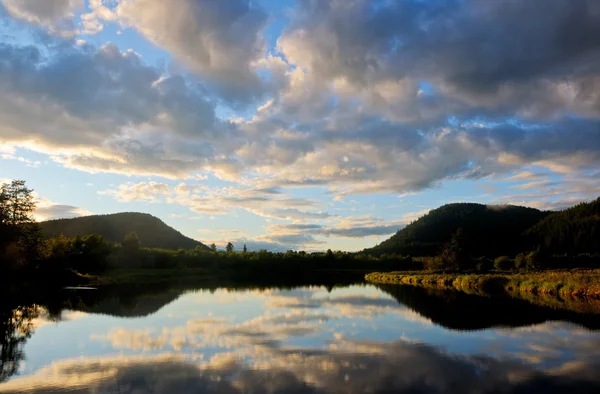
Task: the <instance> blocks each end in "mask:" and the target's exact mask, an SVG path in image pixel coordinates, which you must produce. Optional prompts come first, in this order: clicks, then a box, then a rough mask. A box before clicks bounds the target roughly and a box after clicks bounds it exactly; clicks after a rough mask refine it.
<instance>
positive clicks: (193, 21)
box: [116, 0, 268, 101]
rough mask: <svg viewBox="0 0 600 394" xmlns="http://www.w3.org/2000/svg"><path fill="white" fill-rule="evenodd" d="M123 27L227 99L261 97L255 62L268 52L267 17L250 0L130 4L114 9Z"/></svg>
mask: <svg viewBox="0 0 600 394" xmlns="http://www.w3.org/2000/svg"><path fill="white" fill-rule="evenodd" d="M116 13H117V15H118V18H119V20H120V21H121V23H123V24H125V25H126V26H130V27H132V28H135V29H136V30H137V31H139V32H140V33H141V34H142V35H143V36H144V37H146V38H147V39H148V40H150V41H152V42H153V43H155V44H156V45H158V46H159V47H162V48H164V49H165V50H167V51H169V52H170V53H172V54H173V55H174V56H175V58H176V59H177V60H178V61H179V62H181V63H183V64H184V65H186V66H187V67H188V68H190V69H191V70H192V71H193V72H196V73H197V74H198V75H199V76H201V77H202V78H203V79H204V81H206V83H207V84H208V85H214V86H215V87H216V88H217V90H218V91H219V93H220V94H221V95H222V96H223V97H224V98H227V99H230V100H233V101H237V100H242V101H243V100H247V99H248V98H252V97H257V96H260V95H261V90H262V81H261V80H260V79H259V78H258V76H257V74H256V69H255V63H256V62H257V61H259V60H260V59H261V58H262V57H263V56H264V54H265V52H266V47H265V43H264V42H263V39H262V29H263V28H264V27H265V25H266V22H267V18H268V15H267V14H266V13H265V12H264V11H263V10H262V9H261V8H260V7H259V6H258V5H257V4H256V3H253V2H250V1H247V0H231V1H228V2H227V4H226V5H224V4H223V2H221V1H218V0H217V1H214V0H210V1H194V0H182V1H180V2H179V3H178V4H177V6H176V7H173V6H172V5H171V4H170V3H168V2H165V1H162V0H129V1H124V2H121V3H120V4H119V6H118V7H117V9H116Z"/></svg>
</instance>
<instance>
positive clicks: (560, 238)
mask: <svg viewBox="0 0 600 394" xmlns="http://www.w3.org/2000/svg"><path fill="white" fill-rule="evenodd" d="M526 236H527V238H528V240H529V242H530V243H535V244H538V245H541V246H542V247H543V248H544V250H546V251H548V252H551V253H567V254H574V253H600V198H597V199H596V200H595V201H592V202H589V203H581V204H577V205H575V206H574V207H571V208H569V209H566V210H564V211H560V212H556V213H553V214H552V215H550V216H548V217H546V218H544V219H543V220H541V221H540V222H539V223H537V224H536V225H535V226H533V227H532V228H531V229H530V230H528V231H527V233H526Z"/></svg>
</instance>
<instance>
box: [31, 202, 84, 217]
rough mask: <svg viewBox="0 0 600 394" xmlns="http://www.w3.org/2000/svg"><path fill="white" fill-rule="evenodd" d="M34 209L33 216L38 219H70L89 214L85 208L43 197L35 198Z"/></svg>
mask: <svg viewBox="0 0 600 394" xmlns="http://www.w3.org/2000/svg"><path fill="white" fill-rule="evenodd" d="M36 204H37V207H36V210H35V213H34V216H35V218H36V220H38V221H44V220H52V219H70V218H75V217H78V216H87V215H91V214H92V212H90V211H88V210H87V209H84V208H80V207H75V206H72V205H67V204H57V203H55V202H52V201H50V200H48V199H45V198H40V197H37V198H36Z"/></svg>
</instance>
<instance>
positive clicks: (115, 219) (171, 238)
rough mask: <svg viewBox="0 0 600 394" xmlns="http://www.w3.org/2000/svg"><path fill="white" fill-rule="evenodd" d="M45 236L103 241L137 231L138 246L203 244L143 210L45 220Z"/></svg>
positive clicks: (177, 246) (122, 238)
mask: <svg viewBox="0 0 600 394" xmlns="http://www.w3.org/2000/svg"><path fill="white" fill-rule="evenodd" d="M40 228H41V230H42V234H43V235H44V237H45V238H51V237H57V236H59V235H61V234H62V235H64V236H66V237H75V236H77V235H85V234H98V235H101V236H102V237H103V238H104V239H105V240H106V241H107V242H121V241H123V240H124V239H125V237H126V236H127V235H128V234H130V233H135V234H137V237H138V238H139V242H140V245H141V246H143V247H147V248H162V249H174V250H177V249H194V248H196V247H198V246H199V247H202V248H205V249H208V247H206V246H205V245H204V244H202V243H201V242H198V241H196V240H193V239H191V238H188V237H186V236H185V235H183V234H181V233H180V232H179V231H177V230H175V229H174V228H172V227H169V226H167V225H166V224H165V223H164V222H163V221H162V220H160V219H159V218H157V217H154V216H152V215H149V214H146V213H135V212H125V213H116V214H112V215H93V216H84V217H79V218H74V219H58V220H49V221H46V222H41V223H40Z"/></svg>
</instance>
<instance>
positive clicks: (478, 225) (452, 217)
mask: <svg viewBox="0 0 600 394" xmlns="http://www.w3.org/2000/svg"><path fill="white" fill-rule="evenodd" d="M551 213H552V212H543V211H540V210H537V209H534V208H526V207H520V206H514V205H484V204H476V203H453V204H446V205H443V206H441V207H439V208H437V209H433V210H431V211H429V213H427V214H426V215H424V216H422V217H420V218H419V219H417V220H416V221H414V222H412V223H411V224H409V225H407V226H406V227H404V228H403V229H402V230H400V231H398V232H397V233H396V234H394V235H393V236H392V237H391V238H389V239H387V240H385V241H383V242H382V243H380V244H379V245H377V246H375V247H373V248H371V249H366V250H365V252H366V253H370V254H374V255H381V254H384V253H397V254H403V255H411V256H434V255H437V254H439V253H440V252H441V250H442V248H443V247H444V245H445V244H446V243H447V242H448V241H450V239H451V238H452V236H453V234H454V233H455V232H456V231H457V230H458V229H459V228H461V229H462V230H463V231H464V232H465V233H466V234H467V236H468V237H469V239H470V242H471V245H472V247H473V253H475V255H480V256H485V255H488V256H489V255H494V254H508V253H518V252H521V251H522V250H521V249H522V248H523V247H525V246H524V244H523V243H524V240H523V237H522V234H523V233H524V232H525V231H526V230H528V229H529V228H531V227H532V226H533V225H535V224H536V223H538V222H539V221H540V220H542V219H543V218H545V217H547V216H549V215H550V214H551Z"/></svg>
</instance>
